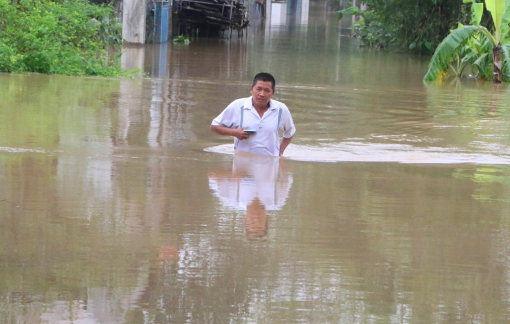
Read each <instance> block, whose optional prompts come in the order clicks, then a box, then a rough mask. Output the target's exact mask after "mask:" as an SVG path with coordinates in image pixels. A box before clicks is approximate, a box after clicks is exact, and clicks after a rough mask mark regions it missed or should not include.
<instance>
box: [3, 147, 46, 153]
mask: <svg viewBox="0 0 510 324" xmlns="http://www.w3.org/2000/svg"><path fill="white" fill-rule="evenodd" d="M0 152H7V153H45V151H44V150H41V149H26V148H21V147H0Z"/></svg>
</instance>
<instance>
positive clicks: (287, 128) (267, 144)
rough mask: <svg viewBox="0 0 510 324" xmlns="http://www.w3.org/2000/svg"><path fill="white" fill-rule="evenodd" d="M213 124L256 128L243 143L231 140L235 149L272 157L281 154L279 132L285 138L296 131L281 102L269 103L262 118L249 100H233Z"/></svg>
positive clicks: (287, 110)
mask: <svg viewBox="0 0 510 324" xmlns="http://www.w3.org/2000/svg"><path fill="white" fill-rule="evenodd" d="M212 125H215V126H226V127H229V128H239V127H249V128H253V129H256V130H257V133H256V134H253V135H251V136H250V137H249V138H248V139H246V140H239V139H237V138H234V148H235V149H236V150H238V151H245V152H252V153H257V154H265V155H274V156H278V155H280V131H282V132H283V137H285V138H290V137H292V136H293V135H294V133H295V132H296V127H295V126H294V121H293V120H292V116H291V114H290V111H289V108H287V106H286V105H285V104H284V103H282V102H279V101H277V100H273V99H271V100H269V109H268V110H267V111H266V112H265V113H264V115H263V116H262V118H261V117H260V116H259V114H258V113H257V110H256V109H255V107H253V103H252V97H249V98H242V99H237V100H235V101H233V102H232V103H231V104H230V105H228V106H227V108H225V110H223V112H222V113H221V114H219V115H218V117H216V118H214V119H213V121H212Z"/></svg>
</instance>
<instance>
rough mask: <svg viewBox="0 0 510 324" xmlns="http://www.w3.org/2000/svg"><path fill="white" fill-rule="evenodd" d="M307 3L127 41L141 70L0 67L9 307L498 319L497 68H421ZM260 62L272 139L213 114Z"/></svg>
mask: <svg viewBox="0 0 510 324" xmlns="http://www.w3.org/2000/svg"><path fill="white" fill-rule="evenodd" d="M300 6H301V7H300ZM300 6H295V4H293V3H289V4H288V7H287V8H286V9H285V10H286V11H285V12H286V13H288V15H287V14H285V15H283V16H282V15H281V13H282V12H284V11H282V10H283V9H282V8H279V9H278V10H279V11H277V10H276V9H275V12H279V13H280V16H279V17H278V19H276V18H275V19H274V20H272V23H268V24H267V26H262V24H260V23H258V24H257V20H256V17H254V18H253V24H252V26H251V28H250V30H249V31H248V37H247V38H244V39H242V40H241V39H238V38H237V36H236V35H235V34H234V36H233V38H232V39H227V38H223V39H216V38H214V39H212V38H211V39H193V40H192V42H191V44H190V45H189V46H183V45H179V44H168V45H163V46H161V45H147V46H143V47H132V48H130V47H126V48H125V52H124V55H123V62H124V64H125V67H126V68H132V67H139V68H141V69H142V70H143V71H144V77H137V78H130V79H107V78H75V77H66V76H46V75H12V74H0V83H1V84H2V87H0V97H1V98H2V100H1V102H0V183H1V186H0V238H1V240H0V242H1V244H0V277H1V278H2V280H0V323H349V324H350V323H427V324H429V323H505V322H508V321H509V320H510V293H509V292H510V285H509V283H510V258H509V255H510V250H509V248H508V247H509V246H510V245H509V244H510V219H509V217H508V212H507V211H508V207H509V203H510V200H509V198H508V197H509V194H510V190H509V189H510V167H509V164H510V146H509V145H510V138H509V137H510V135H509V134H510V132H509V126H508V125H510V123H509V122H510V111H509V108H508V104H507V103H508V102H509V100H510V92H509V89H508V86H507V85H505V84H503V85H493V84H491V83H483V82H476V81H473V80H463V81H462V82H452V83H444V84H436V85H425V84H423V83H422V81H421V79H422V77H423V75H424V73H425V71H426V68H427V63H428V59H427V58H426V57H416V56H406V55H400V54H388V53H382V52H377V51H372V50H369V49H364V48H360V47H359V43H358V41H357V40H356V39H353V38H352V37H350V36H349V35H350V31H349V29H347V28H346V27H348V25H349V21H342V22H338V21H336V19H335V16H334V14H331V13H328V12H327V11H326V10H325V7H324V6H323V5H320V4H313V3H312V4H309V7H308V10H309V14H308V16H306V17H305V18H306V19H304V18H303V17H304V16H303V12H305V10H304V9H303V8H305V7H303V4H302V3H301V5H300ZM299 8H300V9H299ZM298 9H299V10H298ZM298 13H299V17H300V18H299V19H298V18H296V16H297V15H298ZM282 17H283V18H282ZM259 71H269V72H271V73H273V74H274V75H275V76H276V78H277V92H276V94H275V98H276V99H278V100H281V101H283V102H285V103H286V104H287V105H288V106H289V108H290V109H291V111H292V114H293V117H294V121H295V123H296V127H297V130H298V131H297V133H296V136H295V138H294V140H293V142H292V144H291V146H290V147H289V149H288V151H287V152H286V153H287V154H286V156H287V157H286V158H285V159H283V160H279V159H276V160H275V159H273V158H267V157H253V156H234V155H233V154H231V153H232V140H231V139H230V138H223V137H219V136H218V135H215V134H212V133H211V132H210V131H209V124H210V122H211V120H212V119H213V118H214V117H215V116H216V115H217V114H218V113H219V112H220V111H221V110H222V109H223V108H224V107H225V106H226V105H227V104H228V103H229V102H230V101H232V100H234V99H236V98H239V97H245V96H248V95H249V86H250V79H251V78H252V77H253V75H254V74H255V73H257V72H259Z"/></svg>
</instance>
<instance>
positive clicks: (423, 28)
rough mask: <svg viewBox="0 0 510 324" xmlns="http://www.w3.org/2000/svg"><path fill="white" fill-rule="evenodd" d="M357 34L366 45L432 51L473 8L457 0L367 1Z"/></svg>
mask: <svg viewBox="0 0 510 324" xmlns="http://www.w3.org/2000/svg"><path fill="white" fill-rule="evenodd" d="M364 3H365V4H366V6H367V10H365V11H364V12H363V13H362V16H363V20H364V22H363V24H362V25H360V26H358V28H357V32H356V35H357V36H359V37H360V38H361V40H362V42H363V43H364V44H365V45H368V46H372V47H377V48H389V49H394V50H398V51H404V52H413V53H420V54H422V53H432V52H433V51H434V48H435V47H436V46H437V45H438V44H439V43H440V42H441V40H442V39H443V38H444V37H445V36H446V35H448V33H449V31H450V29H451V28H453V27H455V26H456V25H457V23H458V22H466V21H468V20H469V15H470V14H469V9H466V6H464V5H463V4H462V2H461V1H455V0H366V1H364Z"/></svg>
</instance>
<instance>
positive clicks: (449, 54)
mask: <svg viewBox="0 0 510 324" xmlns="http://www.w3.org/2000/svg"><path fill="white" fill-rule="evenodd" d="M463 2H464V3H471V13H472V25H460V24H459V27H458V28H456V29H454V30H452V31H451V32H450V34H449V35H448V36H446V38H445V39H444V40H443V41H442V42H441V43H440V44H439V46H438V47H437V48H436V50H435V52H434V55H433V56H432V59H431V61H430V63H429V68H428V71H427V74H426V75H425V77H424V78H423V79H424V80H425V81H437V80H440V79H442V78H444V77H445V76H446V75H447V71H448V69H449V68H450V67H451V66H452V65H451V64H452V62H453V61H454V60H461V61H463V62H464V63H470V64H471V66H472V67H473V69H474V70H476V71H478V72H483V71H484V67H485V66H486V64H487V60H490V59H491V58H492V75H491V74H490V73H479V77H481V78H484V79H492V80H493V81H494V82H495V83H501V81H502V80H503V77H506V78H508V76H509V74H510V73H509V72H510V65H509V64H510V56H509V55H510V38H509V30H510V27H509V23H510V0H485V7H486V8H487V11H488V12H489V13H490V15H491V17H492V21H493V22H494V32H492V33H491V32H490V31H489V29H487V28H486V27H484V26H481V25H480V21H481V19H482V14H483V6H484V3H477V2H476V1H475V0H463ZM466 46H467V47H466ZM463 52H464V53H463ZM460 56H462V58H460ZM466 57H467V58H466ZM464 58H466V59H465V60H464ZM489 62H490V61H489ZM456 73H458V71H456Z"/></svg>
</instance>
